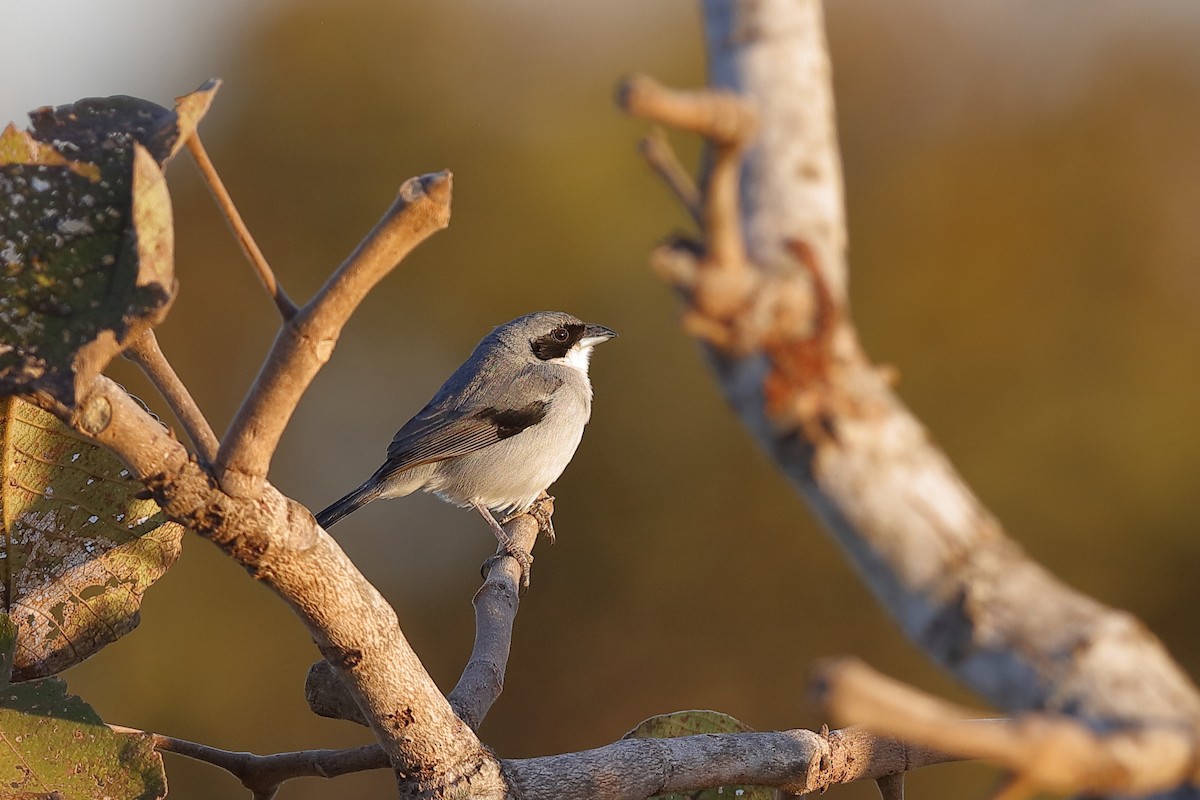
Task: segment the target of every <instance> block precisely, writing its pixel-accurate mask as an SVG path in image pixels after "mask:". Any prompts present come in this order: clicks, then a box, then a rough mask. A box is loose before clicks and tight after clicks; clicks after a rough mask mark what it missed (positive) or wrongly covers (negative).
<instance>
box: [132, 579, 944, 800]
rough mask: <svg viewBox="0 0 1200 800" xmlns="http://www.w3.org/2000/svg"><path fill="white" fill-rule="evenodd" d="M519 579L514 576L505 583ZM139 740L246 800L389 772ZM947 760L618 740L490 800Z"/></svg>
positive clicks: (814, 736) (888, 771)
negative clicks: (216, 770) (295, 783)
mask: <svg viewBox="0 0 1200 800" xmlns="http://www.w3.org/2000/svg"><path fill="white" fill-rule="evenodd" d="M519 577H520V575H519V570H518V572H517V575H516V576H515V578H514V580H516V579H519ZM109 727H111V728H112V729H113V730H115V731H117V732H118V733H130V734H140V733H142V731H139V730H137V729H134V728H125V727H122V726H118V725H111V726H109ZM149 736H150V737H151V740H152V741H153V743H154V747H155V748H156V749H158V750H161V751H163V752H168V753H176V754H178V755H183V756H187V757H188V758H192V759H195V760H197V761H203V762H205V763H208V764H212V765H213V766H216V767H220V768H221V769H224V770H226V771H227V772H229V773H231V774H233V775H234V776H235V777H237V778H238V780H240V781H241V782H242V784H243V785H244V786H246V788H248V789H250V790H251V791H252V792H254V793H255V797H256V798H260V797H261V798H270V797H272V796H273V795H274V793H275V791H276V790H277V789H278V788H279V786H280V785H281V784H282V783H284V782H285V781H288V780H290V779H292V778H303V777H321V778H335V777H337V776H339V775H346V774H349V773H351V772H362V771H364V770H369V769H381V768H384V767H387V766H389V764H388V760H387V757H386V756H385V755H384V753H383V750H382V749H381V748H380V747H379V746H378V745H364V746H362V747H354V748H349V749H346V750H302V751H298V752H291V753H275V754H272V755H266V756H260V755H255V754H254V753H245V752H240V753H239V752H231V751H228V750H221V749H219V748H215V747H210V746H208V745H203V744H198V743H196V742H189V741H186V740H184V739H176V738H174V737H171V736H163V735H162V734H158V733H151V734H149ZM954 760H957V759H956V757H955V756H951V755H946V754H945V753H941V752H938V751H936V750H931V749H929V748H925V747H919V746H918V747H914V746H912V745H908V744H904V743H903V742H900V741H896V740H893V739H887V738H884V737H880V736H877V735H874V734H872V733H869V732H867V731H866V730H863V729H861V728H847V729H845V730H840V731H832V732H830V731H828V730H823V731H821V732H820V733H816V732H813V731H808V730H791V731H782V732H773V733H732V734H706V735H699V736H682V737H678V738H674V739H622V740H620V741H617V742H614V743H612V744H609V745H606V746H604V747H599V748H596V749H594V750H585V751H582V752H578V753H565V754H563V755H556V756H544V757H541V758H527V759H509V760H505V761H503V762H501V764H502V768H503V770H504V774H505V777H506V779H507V780H508V789H507V795H499V796H510V797H519V798H522V800H541V799H542V798H547V800H549V798H556V799H557V800H643V798H646V797H649V796H651V795H658V794H666V793H672V792H692V791H697V790H701V789H706V788H711V787H714V786H731V785H738V784H749V785H756V786H777V787H779V788H782V789H783V790H785V791H787V792H788V793H789V794H808V793H811V792H824V791H825V790H826V789H828V788H829V787H831V786H837V785H840V784H845V783H853V782H854V781H859V780H877V781H885V782H887V779H889V778H891V779H896V778H898V777H899V776H902V775H903V774H904V773H905V772H908V771H911V770H914V769H919V768H921V767H925V766H930V765H933V764H941V763H946V762H948V761H954ZM890 783H891V784H893V785H894V784H895V783H896V781H895V780H892V781H890ZM480 796H483V795H480Z"/></svg>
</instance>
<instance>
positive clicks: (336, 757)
mask: <svg viewBox="0 0 1200 800" xmlns="http://www.w3.org/2000/svg"><path fill="white" fill-rule="evenodd" d="M108 727H109V728H111V729H112V730H114V731H116V732H117V733H124V734H143V735H146V736H149V737H150V741H151V742H152V743H153V744H154V749H155V750H158V751H160V752H163V753H174V754H176V755H180V756H186V757H187V758H191V759H194V760H196V761H203V762H204V763H206V764H212V765H213V766H215V767H220V768H221V769H223V770H225V771H226V772H228V773H230V774H231V775H233V776H234V777H236V778H237V779H238V780H240V781H241V782H242V785H243V786H245V787H246V788H247V789H249V790H250V791H252V792H253V793H254V796H255V797H256V798H257V797H264V798H266V797H271V796H273V795H274V794H275V792H276V790H278V788H279V786H280V784H282V783H283V782H284V781H287V780H291V779H292V778H336V777H338V776H339V775H348V774H350V773H351V772H363V771H365V770H369V769H385V768H387V767H390V766H391V764H389V763H388V759H387V756H386V755H384V752H383V749H382V748H381V747H380V746H379V745H377V744H368V745H362V746H360V747H351V748H347V749H345V750H298V751H295V752H291V753H273V754H271V755H267V756H260V755H256V754H255V753H246V752H234V751H231V750H221V749H220V748H217V747H210V746H209V745H206V744H199V743H197V742H189V741H188V740H186V739H176V738H175V737H174V736H164V735H163V734H161V733H149V732H147V731H140V730H138V729H136V728H127V727H125V726H123V725H109V726H108Z"/></svg>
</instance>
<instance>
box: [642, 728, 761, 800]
mask: <svg viewBox="0 0 1200 800" xmlns="http://www.w3.org/2000/svg"><path fill="white" fill-rule="evenodd" d="M752 730H753V728H751V727H750V726H748V725H746V724H745V723H743V722H741V721H739V720H737V719H735V718H733V717H731V716H729V715H728V714H722V713H721V712H719V711H676V712H675V713H673V714H660V715H659V716H657V717H650V718H649V719H647V720H643V721H642V722H640V723H638V725H637V727H636V728H634V729H633V730H631V731H630V732H629V733H627V734H625V736H623V737H622V738H624V739H673V738H675V737H677V736H695V735H697V734H701V733H749V732H750V731H752ZM782 797H783V793H782V792H781V791H779V790H778V789H776V788H774V787H772V786H714V787H712V788H710V789H705V790H703V791H700V792H689V793H688V794H660V795H655V796H654V797H653V798H650V800H730V798H736V800H780V798H782Z"/></svg>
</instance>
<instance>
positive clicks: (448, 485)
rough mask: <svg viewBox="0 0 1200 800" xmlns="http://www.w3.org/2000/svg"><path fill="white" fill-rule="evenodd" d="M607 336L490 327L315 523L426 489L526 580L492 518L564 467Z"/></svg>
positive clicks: (588, 409) (561, 317) (584, 327)
mask: <svg viewBox="0 0 1200 800" xmlns="http://www.w3.org/2000/svg"><path fill="white" fill-rule="evenodd" d="M616 335H617V334H616V333H615V332H614V331H612V330H610V329H609V328H606V327H604V326H603V325H588V324H585V323H583V322H581V321H580V320H578V319H576V318H575V317H573V316H571V315H570V314H564V313H562V312H558V311H538V312H535V313H532V314H526V315H525V316H523V317H517V318H516V319H514V320H513V321H512V322H507V323H505V324H504V325H501V326H499V327H498V328H496V329H495V330H493V331H492V332H491V333H489V334H488V335H487V336H485V337H484V338H483V340H482V341H480V342H479V344H478V345H476V347H475V350H474V352H472V353H471V356H470V358H468V359H467V360H466V361H465V362H464V363H463V365H462V366H461V367H459V368H458V369H457V370H455V372H454V374H453V375H451V376H450V378H449V379H448V380H447V381H446V382H445V383H444V384H442V388H441V389H439V390H438V392H437V394H435V395H434V396H433V399H432V400H430V401H429V404H428V405H426V406H425V407H424V408H423V409H421V410H420V411H419V412H418V413H417V415H416V416H415V417H413V418H412V419H410V420H409V421H408V422H406V423H404V426H403V427H402V428H400V430H399V431H398V432H397V433H396V435H395V437H393V439H392V443H391V445H390V446H389V447H388V451H387V461H385V462H384V463H383V466H382V467H380V468H379V469H377V470H375V474H374V475H372V476H371V477H370V478H369V479H368V480H367V481H366V483H364V484H363V485H362V486H359V487H358V488H357V489H355V490H354V491H352V492H350V494H348V495H346V496H345V497H343V498H342V499H341V500H338V501H337V502H336V503H333V504H332V505H331V506H329V507H328V508H326V509H325V510H324V511H322V512H321V513H319V514H317V522H318V523H319V524H320V525H321V527H323V528H329V527H330V526H332V525H333V524H334V523H335V522H337V521H338V520H340V519H341V518H342V517H344V516H346V515H347V514H349V513H350V512H352V511H355V510H356V509H358V508H361V507H362V506H364V505H366V504H367V503H369V502H371V501H372V500H378V499H379V498H381V497H404V496H405V495H409V494H412V493H413V492H415V491H417V490H418V489H419V490H423V491H426V492H433V493H435V494H437V495H438V496H439V497H441V498H442V499H443V500H446V501H448V502H451V503H454V504H455V505H457V506H461V507H466V506H470V507H472V508H474V509H475V510H476V511H478V512H479V513H480V514H481V515H482V516H483V518H484V519H485V520H486V521H487V523H488V525H489V526H490V527H491V529H492V531H493V532H494V533H495V534H496V538H497V539H498V540H499V541H500V544H501V545H502V546H503V547H504V549H505V551H506V552H508V553H509V555H512V556H513V557H514V558H516V559H517V561H518V562H520V564H521V569H522V578H523V580H524V581H526V582H527V581H528V570H529V555H528V554H527V553H524V552H522V551H520V550H519V548H517V547H516V545H515V544H514V542H513V541H512V539H511V537H509V536H508V534H507V533H505V531H504V529H503V528H502V527H500V522H499V521H498V520H497V519H496V517H495V516H493V512H496V513H499V514H502V515H506V516H507V517H509V518H511V516H515V515H516V514H519V513H522V512H524V511H525V510H526V509H528V508H529V507H530V505H531V504H532V503H533V501H534V500H536V499H537V497H538V496H539V495H540V494H541V493H542V492H543V491H544V490H545V489H546V487H548V486H549V485H550V484H552V483H554V481H556V480H557V479H558V476H559V475H561V474H562V472H563V470H564V469H566V467H567V464H568V463H569V462H570V461H571V457H572V456H573V455H575V448H576V447H578V446H579V440H580V439H581V438H582V437H583V427H584V425H586V424H587V422H588V418H589V417H590V416H591V413H592V384H591V381H590V380H588V362H589V359H590V358H591V355H592V348H593V347H595V346H596V345H597V344H600V343H601V342H604V341H606V340H608V339H611V338H613V337H614V336H616Z"/></svg>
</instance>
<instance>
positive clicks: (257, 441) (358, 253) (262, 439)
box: [216, 172, 451, 497]
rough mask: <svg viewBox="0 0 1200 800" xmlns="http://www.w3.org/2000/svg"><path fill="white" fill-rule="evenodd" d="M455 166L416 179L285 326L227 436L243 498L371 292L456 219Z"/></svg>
mask: <svg viewBox="0 0 1200 800" xmlns="http://www.w3.org/2000/svg"><path fill="white" fill-rule="evenodd" d="M450 183H451V176H450V173H449V172H438V173H434V174H430V175H424V176H422V177H420V178H411V179H409V180H408V181H405V183H404V185H403V186H401V187H400V193H399V195H398V197H397V198H396V201H395V202H394V203H393V204H392V206H391V208H389V209H388V211H387V212H386V213H385V214H384V215H383V218H382V219H381V220H380V221H379V222H378V223H377V224H376V225H375V227H374V228H373V229H372V230H371V232H370V233H369V234H368V235H367V237H366V238H365V239H364V240H363V241H362V243H361V244H359V246H358V247H357V248H356V249H355V250H354V252H353V253H352V254H351V255H350V257H349V258H348V259H347V260H346V261H345V262H343V263H342V265H341V266H340V267H338V269H337V270H336V271H335V272H334V274H333V275H332V276H330V278H329V280H328V281H326V283H325V285H324V286H323V287H321V289H320V291H318V292H317V294H316V295H315V296H314V297H313V298H312V300H310V301H309V302H308V303H307V304H306V305H305V306H304V308H302V309H300V311H299V312H297V313H296V315H295V316H293V317H291V318H290V319H289V320H288V321H287V322H286V323H285V324H284V326H283V328H282V329H281V330H280V332H279V335H278V337H277V338H276V339H275V344H274V345H273V346H272V348H271V351H270V353H268V355H267V357H266V360H265V361H264V363H263V366H262V369H261V370H260V371H259V374H258V377H257V379H256V380H255V381H254V385H253V387H251V389H250V392H249V394H247V396H246V398H245V400H244V401H243V402H242V405H241V407H240V408H239V409H238V412H237V415H236V416H235V417H234V420H233V422H232V423H231V425H230V427H229V431H228V432H227V433H226V435H225V437H224V439H223V440H222V442H221V449H220V451H219V452H218V454H217V461H216V467H217V470H216V475H217V481H218V482H219V483H220V485H221V488H222V489H223V490H225V491H226V492H228V493H229V494H231V495H234V496H237V497H255V496H257V495H258V493H259V492H260V491H261V489H262V487H263V485H264V481H265V479H266V475H267V469H268V467H269V466H270V462H271V456H272V455H273V454H274V452H275V447H276V445H278V443H279V439H280V437H281V436H282V435H283V431H284V429H285V428H286V427H287V423H288V421H289V420H290V419H291V417H292V412H294V411H295V410H296V404H297V403H299V402H300V397H301V395H302V394H303V393H304V391H305V390H306V389H307V388H308V385H309V384H310V383H311V382H312V379H313V377H314V376H315V375H316V374H317V371H318V370H319V369H320V368H321V367H322V366H324V365H325V362H326V361H328V360H329V357H330V355H332V353H333V347H334V345H335V344H336V342H337V339H338V337H339V336H340V335H341V332H342V327H343V326H344V325H345V324H346V321H347V320H349V318H350V315H351V314H352V313H353V312H354V310H355V309H356V308H357V307H358V305H359V303H361V302H362V300H363V298H365V297H366V296H367V293H368V292H370V290H371V289H372V288H373V287H374V286H375V284H377V283H378V282H379V281H380V280H381V279H383V277H384V276H385V275H387V274H388V273H389V272H391V271H392V269H394V268H395V267H396V265H397V264H399V263H400V261H401V260H402V259H403V258H404V257H405V256H407V255H408V254H409V253H410V252H411V251H412V250H413V248H415V247H416V246H417V245H418V244H420V243H421V242H423V241H424V240H425V239H427V238H428V237H429V236H431V235H432V234H434V233H436V232H437V231H439V230H442V229H443V228H445V227H446V226H447V225H448V224H449V222H450Z"/></svg>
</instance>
